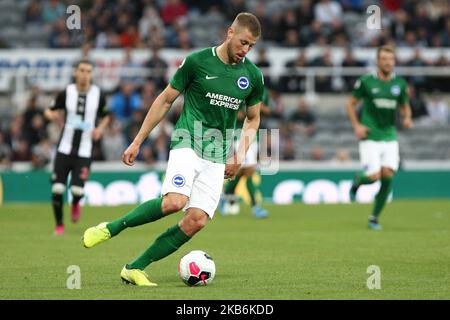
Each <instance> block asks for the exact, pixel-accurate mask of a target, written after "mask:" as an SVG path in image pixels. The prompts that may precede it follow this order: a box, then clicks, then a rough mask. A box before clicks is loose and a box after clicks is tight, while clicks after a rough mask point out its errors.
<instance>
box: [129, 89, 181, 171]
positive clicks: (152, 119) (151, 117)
mask: <svg viewBox="0 0 450 320" xmlns="http://www.w3.org/2000/svg"><path fill="white" fill-rule="evenodd" d="M179 95H180V92H179V91H178V90H176V89H174V88H173V87H172V86H171V85H170V84H169V85H168V86H167V87H166V88H165V89H164V91H163V92H161V93H160V94H159V96H158V97H157V98H156V99H155V101H154V102H153V104H152V105H151V107H150V109H149V110H148V112H147V115H146V116H145V119H144V122H143V123H142V126H141V128H140V129H139V132H138V134H137V135H136V137H135V138H134V140H133V142H132V143H131V144H130V145H129V147H128V148H127V149H126V150H125V151H124V153H123V155H122V161H123V162H124V163H125V164H126V165H129V166H132V165H133V163H134V160H135V159H136V157H137V155H138V153H139V148H140V146H141V144H142V142H143V141H144V140H145V139H146V138H147V137H148V135H149V134H150V132H151V131H152V130H153V128H154V127H156V125H157V124H158V123H159V122H160V121H161V120H162V118H164V116H165V115H166V113H167V111H169V109H170V107H171V105H172V103H173V102H174V101H175V99H176V98H177V97H178V96H179Z"/></svg>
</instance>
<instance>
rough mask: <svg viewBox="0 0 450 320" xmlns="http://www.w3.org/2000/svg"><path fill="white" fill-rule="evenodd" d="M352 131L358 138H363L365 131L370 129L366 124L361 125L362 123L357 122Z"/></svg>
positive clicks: (365, 135)
mask: <svg viewBox="0 0 450 320" xmlns="http://www.w3.org/2000/svg"><path fill="white" fill-rule="evenodd" d="M353 131H354V132H355V135H356V137H357V138H358V139H364V138H366V137H367V133H368V132H369V131H370V129H369V128H367V127H366V126H363V125H362V124H358V125H356V126H355V128H354V129H353Z"/></svg>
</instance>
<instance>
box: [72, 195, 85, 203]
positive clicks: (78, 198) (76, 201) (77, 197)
mask: <svg viewBox="0 0 450 320" xmlns="http://www.w3.org/2000/svg"><path fill="white" fill-rule="evenodd" d="M81 198H83V196H74V195H72V204H77V203H78V202H80V200H81Z"/></svg>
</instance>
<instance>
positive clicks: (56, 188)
mask: <svg viewBox="0 0 450 320" xmlns="http://www.w3.org/2000/svg"><path fill="white" fill-rule="evenodd" d="M65 190H66V186H65V185H64V184H63V183H59V182H56V183H54V184H52V193H53V194H63V193H64V191H65Z"/></svg>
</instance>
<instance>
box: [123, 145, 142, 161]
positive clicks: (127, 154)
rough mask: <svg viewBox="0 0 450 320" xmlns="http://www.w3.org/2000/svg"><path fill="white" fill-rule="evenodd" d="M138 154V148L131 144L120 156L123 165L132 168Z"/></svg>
mask: <svg viewBox="0 0 450 320" xmlns="http://www.w3.org/2000/svg"><path fill="white" fill-rule="evenodd" d="M138 154H139V146H138V145H136V144H135V143H131V144H130V145H129V146H128V148H127V149H126V150H125V151H124V152H123V154H122V161H123V163H125V164H126V165H127V166H132V165H133V164H134V160H135V159H136V157H137V155H138Z"/></svg>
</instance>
